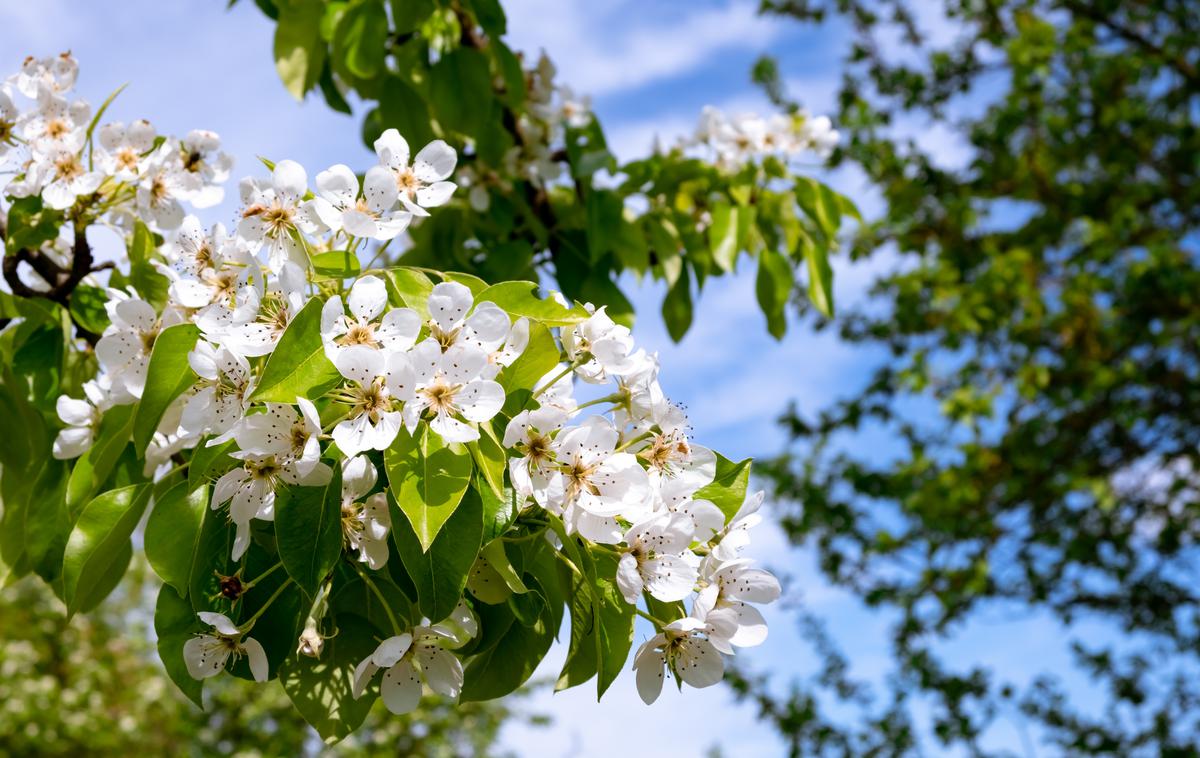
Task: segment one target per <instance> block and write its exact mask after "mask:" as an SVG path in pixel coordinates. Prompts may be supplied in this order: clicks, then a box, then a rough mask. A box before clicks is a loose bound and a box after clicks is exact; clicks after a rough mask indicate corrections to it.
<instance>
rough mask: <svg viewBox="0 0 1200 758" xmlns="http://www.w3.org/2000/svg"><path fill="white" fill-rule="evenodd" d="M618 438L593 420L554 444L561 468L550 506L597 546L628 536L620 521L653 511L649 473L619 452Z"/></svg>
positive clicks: (550, 489) (566, 432)
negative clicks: (650, 503) (648, 509)
mask: <svg viewBox="0 0 1200 758" xmlns="http://www.w3.org/2000/svg"><path fill="white" fill-rule="evenodd" d="M618 436H619V435H618V432H617V430H616V429H615V428H614V427H613V425H612V423H611V422H609V421H608V420H606V419H604V418H601V417H599V416H592V417H591V418H589V419H588V420H587V421H586V422H584V423H583V424H581V425H579V426H576V427H572V428H570V429H565V430H563V431H562V432H561V433H559V435H558V437H556V438H555V440H554V454H555V458H556V459H557V461H558V466H557V470H556V471H555V472H554V474H553V475H552V477H551V478H550V483H549V485H548V487H547V493H548V494H547V502H546V504H545V507H546V508H547V509H548V510H550V511H551V512H553V513H558V514H562V516H563V519H564V521H566V522H568V526H569V527H571V528H572V529H573V530H574V531H577V532H579V533H580V534H581V535H583V536H584V537H586V538H588V539H590V540H593V541H595V542H603V543H608V544H616V543H617V542H620V541H621V537H622V535H623V531H622V530H621V528H620V526H619V525H618V524H617V522H616V520H615V517H616V516H618V515H620V516H624V517H626V518H630V517H634V516H641V515H644V513H645V511H646V510H647V502H646V501H647V499H648V496H649V494H650V487H649V481H648V479H647V476H646V471H645V469H643V468H642V467H641V465H639V464H638V461H637V458H636V457H635V456H634V455H632V454H631V453H625V452H616V446H617V440H618Z"/></svg>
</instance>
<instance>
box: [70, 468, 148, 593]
mask: <svg viewBox="0 0 1200 758" xmlns="http://www.w3.org/2000/svg"><path fill="white" fill-rule="evenodd" d="M150 492H151V488H150V486H149V485H146V484H141V485H132V486H129V487H123V488H121V489H118V490H109V491H108V492H105V493H104V494H102V495H100V496H98V497H96V498H95V499H94V500H92V501H91V502H90V503H88V504H87V506H86V507H85V508H84V509H83V512H82V513H80V514H79V519H78V520H77V521H76V522H75V528H74V529H72V530H71V536H70V538H69V539H68V541H67V550H66V553H65V555H64V556H63V597H64V599H65V601H66V604H67V615H74V613H75V612H76V611H78V610H81V609H87V608H91V607H94V606H95V605H96V604H97V603H98V602H100V601H101V600H103V599H104V598H105V597H106V596H107V595H108V593H109V592H111V591H112V588H113V586H115V585H116V581H114V580H113V574H114V573H115V574H116V575H117V577H116V578H117V579H118V580H119V579H120V575H121V574H124V573H125V567H126V566H127V565H128V562H129V552H130V543H129V538H130V535H132V534H133V529H134V527H136V526H137V523H138V521H139V520H140V519H141V518H142V513H143V512H144V511H145V510H146V504H147V503H148V502H149V501H150Z"/></svg>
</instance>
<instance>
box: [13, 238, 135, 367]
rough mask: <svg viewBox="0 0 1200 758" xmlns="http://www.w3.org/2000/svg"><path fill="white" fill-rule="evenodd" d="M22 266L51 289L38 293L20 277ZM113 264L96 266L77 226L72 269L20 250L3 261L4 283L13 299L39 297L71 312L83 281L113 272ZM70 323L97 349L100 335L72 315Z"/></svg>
mask: <svg viewBox="0 0 1200 758" xmlns="http://www.w3.org/2000/svg"><path fill="white" fill-rule="evenodd" d="M21 263H26V264H28V265H29V267H30V268H32V269H33V270H34V271H35V272H37V275H38V276H40V277H41V278H42V279H44V280H45V281H46V284H47V285H49V287H50V289H48V290H46V291H44V292H43V291H41V290H35V289H34V288H32V287H30V286H29V285H27V284H26V283H25V282H24V281H22V280H21V277H20V275H19V273H18V271H19V268H20V265H21ZM112 267H113V264H111V263H105V264H101V265H99V266H95V265H93V258H92V248H91V245H89V244H88V241H87V233H86V228H85V227H81V226H79V225H76V226H75V249H74V252H73V255H72V260H71V267H70V268H69V269H64V268H63V267H62V266H59V265H58V264H57V263H55V262H54V261H53V260H52V259H51V258H50V257H49V256H47V255H46V254H45V253H43V252H41V251H39V250H32V251H31V250H29V249H27V248H20V249H18V250H17V251H16V252H14V253H12V254H11V255H7V256H5V257H4V265H3V269H4V281H6V282H7V283H8V286H9V288H10V289H11V290H12V293H13V294H14V295H17V296H18V297H26V298H34V297H40V298H43V299H45V300H50V301H51V302H55V303H58V304H59V305H61V306H62V307H63V308H65V309H66V310H67V312H68V313H70V312H71V293H73V292H74V291H75V288H76V287H78V286H79V283H80V282H82V281H83V278H84V277H85V276H87V275H88V274H90V273H92V272H93V271H100V270H103V269H106V268H112ZM71 320H72V321H73V322H74V323H75V330H76V331H77V332H78V334H79V336H80V337H82V338H83V339H84V340H86V341H87V342H88V344H90V345H95V344H96V342H97V341H98V340H99V339H100V335H98V334H96V333H95V332H93V331H91V330H89V329H86V328H84V327H83V325H82V324H80V323H79V322H78V321H76V320H75V316H74V314H72V315H71Z"/></svg>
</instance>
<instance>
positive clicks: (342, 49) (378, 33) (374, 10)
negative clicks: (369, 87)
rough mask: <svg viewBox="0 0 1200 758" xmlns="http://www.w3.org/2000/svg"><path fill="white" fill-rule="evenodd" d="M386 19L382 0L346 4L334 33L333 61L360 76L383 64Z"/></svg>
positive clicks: (385, 50) (365, 76)
mask: <svg viewBox="0 0 1200 758" xmlns="http://www.w3.org/2000/svg"><path fill="white" fill-rule="evenodd" d="M387 36H388V20H387V13H386V12H385V11H384V8H383V2H382V0H356V2H352V3H350V4H349V5H348V6H347V7H346V11H345V13H343V14H342V18H341V20H340V21H339V22H338V25H337V29H336V31H335V32H334V36H333V57H334V60H335V61H336V63H335V65H339V64H340V65H341V66H343V67H344V68H345V70H347V71H349V72H350V73H351V74H353V75H354V76H356V77H358V78H360V79H370V78H372V77H374V76H375V75H376V74H378V73H379V71H380V69H382V68H383V62H384V57H385V56H386V54H387Z"/></svg>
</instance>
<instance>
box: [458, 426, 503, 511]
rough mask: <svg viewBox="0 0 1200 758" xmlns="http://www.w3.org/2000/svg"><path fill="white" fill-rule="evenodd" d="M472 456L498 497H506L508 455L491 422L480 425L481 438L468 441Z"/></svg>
mask: <svg viewBox="0 0 1200 758" xmlns="http://www.w3.org/2000/svg"><path fill="white" fill-rule="evenodd" d="M467 448H468V449H469V450H470V451H471V457H472V458H474V459H475V467H476V469H477V470H478V471H479V473H480V474H481V475H482V477H483V480H484V482H486V483H487V485H488V487H490V488H491V490H492V493H493V494H494V495H495V496H496V497H504V471H505V470H506V469H507V468H508V455H507V454H506V453H505V452H504V447H503V446H502V445H501V444H500V440H498V439H496V433H495V432H494V431H492V427H491V424H488V423H482V424H480V425H479V439H478V440H476V441H474V442H469V443H467Z"/></svg>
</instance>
